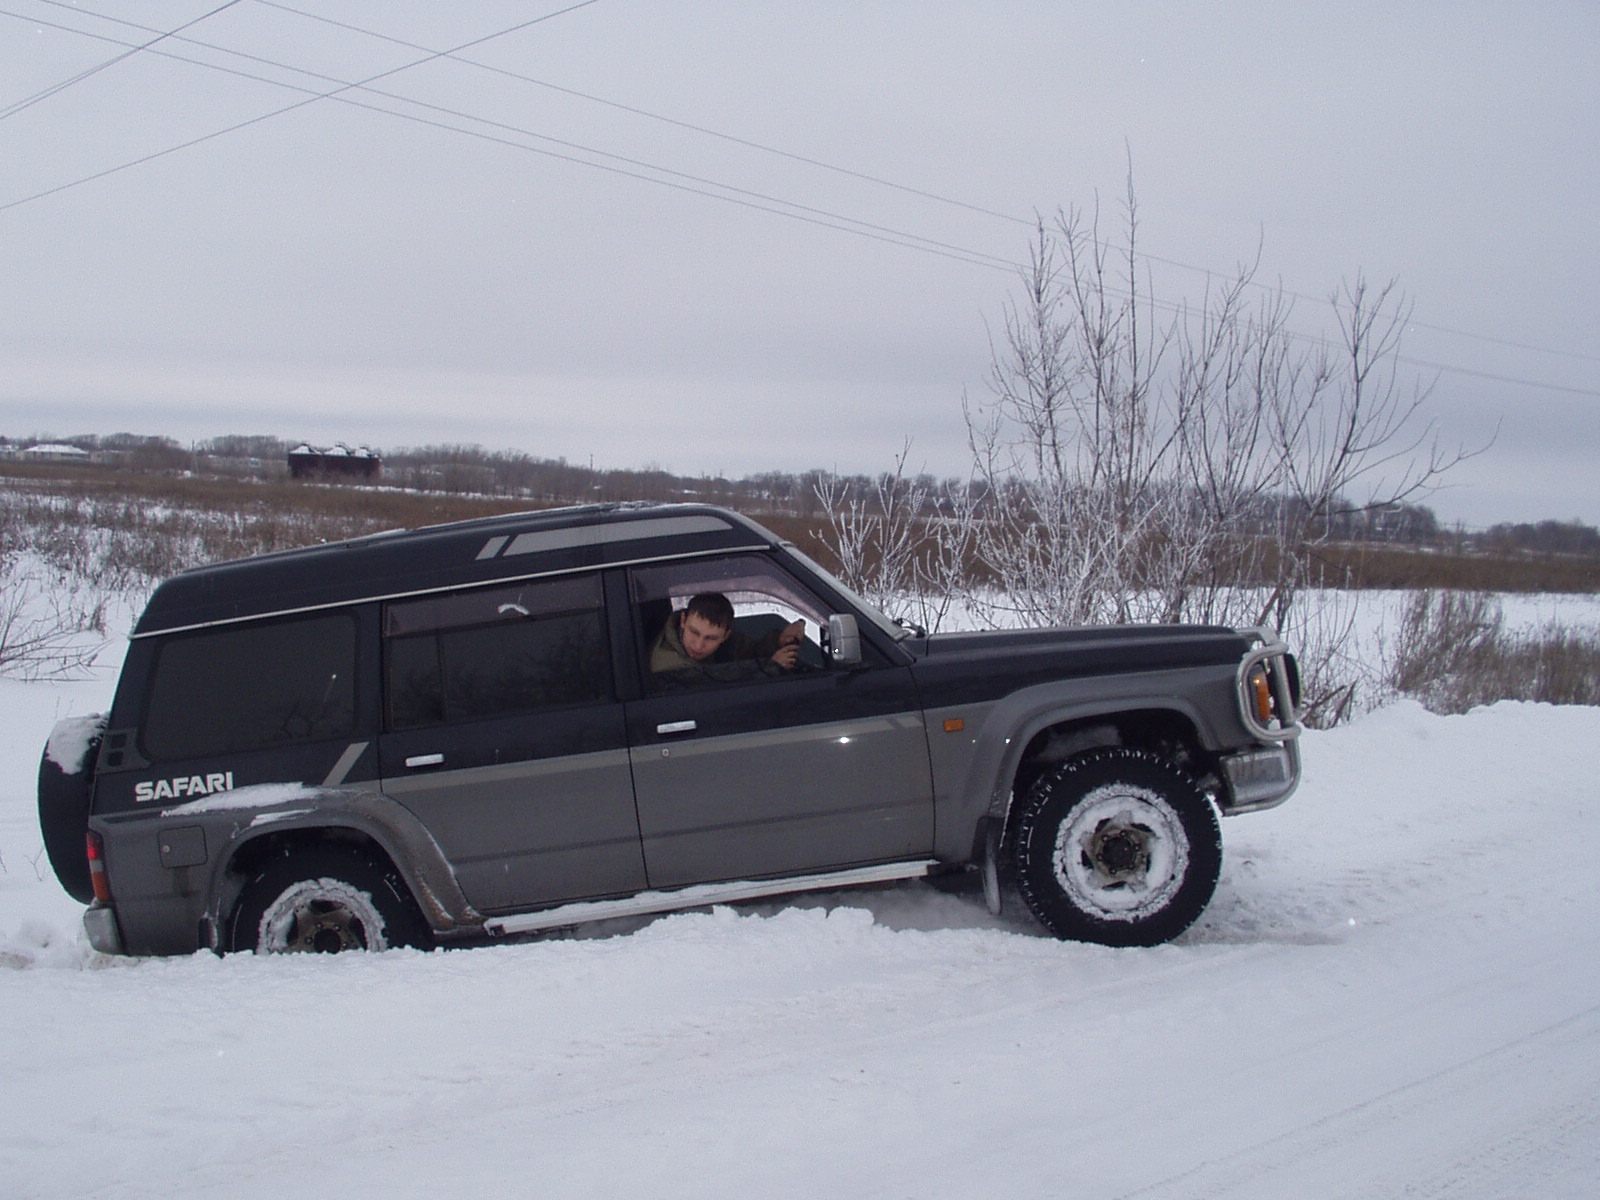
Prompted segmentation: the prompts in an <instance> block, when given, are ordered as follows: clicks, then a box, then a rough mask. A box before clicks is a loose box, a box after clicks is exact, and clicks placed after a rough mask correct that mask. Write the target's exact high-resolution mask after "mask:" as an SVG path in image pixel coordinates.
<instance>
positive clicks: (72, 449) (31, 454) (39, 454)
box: [17, 442, 94, 463]
mask: <svg viewBox="0 0 1600 1200" xmlns="http://www.w3.org/2000/svg"><path fill="white" fill-rule="evenodd" d="M17 457H18V458H20V459H22V460H23V461H24V462H58V463H91V462H93V461H94V457H93V456H92V455H91V454H90V453H89V452H88V451H87V450H80V449H78V447H76V446H68V445H65V444H64V443H61V442H40V443H38V444H37V445H33V446H28V447H26V448H24V449H23V450H21V451H19V452H18V454H17Z"/></svg>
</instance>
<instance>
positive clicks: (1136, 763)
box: [1013, 747, 1222, 946]
mask: <svg viewBox="0 0 1600 1200" xmlns="http://www.w3.org/2000/svg"><path fill="white" fill-rule="evenodd" d="M1013 855H1014V865H1015V867H1016V876H1017V884H1018V887H1019V889H1020V891H1021V892H1022V896H1023V899H1024V900H1026V901H1027V904H1028V907H1029V908H1030V909H1032V910H1033V914H1034V916H1036V917H1037V918H1038V919H1039V921H1040V923H1042V924H1043V925H1044V926H1045V928H1047V929H1049V930H1050V932H1051V933H1054V934H1055V935H1056V936H1057V937H1060V938H1069V939H1072V940H1075V941H1084V942H1100V943H1103V944H1105V945H1108V946H1154V945H1157V944H1159V943H1161V942H1165V941H1169V940H1170V939H1172V938H1175V937H1177V936H1178V934H1180V933H1182V932H1183V931H1184V930H1185V929H1187V928H1188V927H1189V926H1190V925H1192V924H1193V923H1194V920H1195V918H1196V917H1198V916H1199V915H1200V914H1201V912H1202V911H1204V909H1205V906H1206V904H1207V903H1208V902H1209V901H1210V900H1211V894H1212V892H1213V891H1214V890H1215V889H1216V885H1217V875H1218V873H1219V872H1220V870H1221V868H1222V836H1221V832H1220V830H1219V829H1218V828H1217V817H1216V812H1215V811H1214V810H1213V809H1212V807H1211V803H1210V802H1209V801H1208V800H1207V799H1206V798H1205V797H1204V796H1203V795H1201V793H1200V790H1199V789H1198V788H1197V787H1195V785H1194V782H1193V780H1191V779H1190V778H1189V777H1188V776H1187V775H1185V774H1184V773H1183V772H1182V771H1180V770H1179V769H1178V768H1177V767H1175V766H1173V765H1172V764H1171V763H1169V762H1167V761H1166V760H1165V759H1162V758H1159V757H1157V756H1156V755H1154V754H1150V753H1148V752H1147V751H1143V750H1135V749H1131V748H1128V747H1113V748H1109V749H1104V750H1096V751H1094V752H1093V753H1090V754H1085V755H1083V756H1081V757H1079V758H1075V759H1073V760H1071V761H1070V762H1068V763H1066V764H1064V765H1063V766H1062V767H1061V768H1059V769H1058V770H1056V771H1054V772H1053V773H1051V774H1049V775H1047V776H1045V777H1044V778H1043V779H1041V780H1040V781H1039V782H1038V783H1037V784H1035V785H1034V787H1033V790H1032V791H1031V792H1030V793H1029V794H1028V798H1027V800H1026V802H1025V803H1024V805H1023V808H1022V812H1021V815H1020V818H1019V820H1018V823H1017V827H1016V835H1015V838H1014V841H1013Z"/></svg>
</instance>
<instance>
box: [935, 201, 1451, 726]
mask: <svg viewBox="0 0 1600 1200" xmlns="http://www.w3.org/2000/svg"><path fill="white" fill-rule="evenodd" d="M1123 218H1124V220H1123V228H1122V235H1123V242H1122V244H1119V245H1118V246H1117V247H1116V248H1115V249H1113V248H1112V247H1111V246H1110V244H1109V243H1108V242H1107V241H1106V240H1105V239H1103V238H1102V237H1101V231H1100V219H1099V214H1098V211H1096V212H1093V213H1089V214H1084V213H1080V212H1072V211H1069V212H1063V213H1060V214H1058V216H1057V218H1056V220H1055V222H1054V223H1053V224H1051V225H1048V226H1047V225H1046V224H1045V223H1044V222H1042V221H1041V222H1040V224H1039V227H1038V230H1037V233H1036V237H1035V240H1034V244H1033V246H1032V250H1031V254H1030V258H1029V262H1028V265H1027V267H1026V268H1025V269H1024V271H1023V273H1022V281H1021V282H1022V289H1021V296H1020V298H1019V299H1018V300H1017V301H1015V302H1013V303H1012V304H1010V305H1008V306H1007V308H1006V310H1005V317H1004V332H1003V336H1002V337H1001V338H1000V339H999V340H998V343H996V344H992V346H991V350H992V355H991V359H992V369H991V373H990V380H989V395H988V397H987V398H985V399H984V400H983V401H981V402H976V403H975V402H972V401H971V400H970V399H969V400H967V401H965V402H964V404H963V410H964V414H965V417H966V424H967V429H968V435H969V440H970V443H971V449H972V455H973V464H974V466H973V473H974V485H975V486H974V487H973V488H972V489H969V492H968V497H969V498H968V500H967V502H966V503H965V504H964V506H963V507H962V509H961V512H960V516H961V518H962V519H961V520H960V521H958V522H956V523H954V524H953V525H947V526H941V527H939V528H940V529H942V530H944V531H945V532H946V533H947V534H949V533H950V531H951V530H952V529H955V530H959V533H957V534H955V535H954V536H958V537H961V538H966V539H969V540H970V543H971V544H972V546H973V547H974V548H975V554H976V558H977V560H978V562H979V563H980V564H981V567H982V570H981V571H980V572H978V573H977V574H975V575H973V574H969V575H967V576H966V577H965V579H964V582H965V585H966V587H965V597H964V598H965V599H966V601H967V603H969V604H970V605H971V607H972V608H973V610H974V611H975V612H977V613H978V614H979V615H980V617H983V618H985V619H987V620H989V621H991V622H993V623H1000V622H1004V623H1021V624H1030V625H1033V624H1064V623H1085V622H1096V621H1161V622H1175V621H1205V622H1216V623H1222V624H1231V625H1259V624H1269V625H1272V626H1274V627H1276V628H1278V629H1280V630H1285V631H1289V632H1291V633H1292V632H1296V631H1298V632H1301V633H1304V634H1306V635H1308V636H1311V637H1313V638H1314V639H1315V640H1316V641H1317V643H1318V644H1317V645H1314V646H1306V649H1307V650H1308V651H1309V652H1310V655H1311V656H1313V657H1315V658H1317V660H1318V661H1319V662H1333V661H1335V660H1336V659H1337V657H1338V654H1339V651H1340V647H1341V646H1342V645H1343V642H1344V641H1345V640H1347V639H1348V636H1349V631H1350V626H1351V622H1350V619H1349V617H1348V613H1347V612H1345V613H1334V612H1330V611H1319V612H1316V613H1310V612H1308V611H1306V606H1305V603H1304V598H1305V596H1306V594H1307V591H1306V590H1307V588H1308V586H1310V585H1312V584H1315V583H1316V582H1318V581H1317V579H1316V574H1315V570H1316V547H1317V545H1318V543H1319V542H1322V541H1325V540H1327V539H1328V538H1329V537H1330V536H1331V534H1332V530H1333V529H1334V528H1335V527H1336V525H1337V523H1338V519H1339V518H1341V517H1347V516H1349V515H1350V514H1351V513H1353V512H1361V511H1371V510H1376V509H1380V508H1385V507H1388V506H1393V505H1397V504H1401V503H1404V502H1406V501H1409V500H1412V499H1414V498H1416V497H1417V496H1419V495H1420V494H1423V493H1425V492H1426V491H1427V490H1429V489H1430V488H1431V487H1433V486H1434V485H1435V484H1436V483H1437V482H1438V481H1439V478H1440V476H1441V475H1443V474H1444V472H1445V471H1447V470H1448V469H1449V468H1450V467H1451V466H1452V465H1454V463H1456V462H1457V461H1459V460H1460V459H1461V458H1462V457H1464V456H1465V455H1464V453H1463V452H1461V451H1456V452H1447V451H1445V450H1444V449H1443V448H1442V447H1441V445H1440V443H1439V440H1438V436H1437V431H1436V429H1435V428H1434V427H1433V426H1432V425H1431V424H1429V423H1427V422H1426V421H1425V420H1424V419H1423V418H1424V414H1423V406H1424V404H1425V402H1426V399H1427V395H1428V393H1427V390H1426V389H1420V388H1415V389H1411V390H1409V391H1408V390H1406V389H1405V388H1404V387H1402V386H1401V381H1400V378H1399V373H1398V369H1397V358H1398V354H1399V347H1400V335H1401V331H1402V329H1403V327H1404V325H1405V322H1406V319H1407V317H1408V309H1407V306H1406V305H1405V304H1404V302H1403V301H1402V300H1401V299H1400V298H1399V297H1398V295H1397V294H1396V291H1395V288H1394V285H1393V284H1389V285H1386V286H1383V287H1377V288H1374V287H1372V286H1370V285H1368V283H1367V282H1366V281H1365V280H1364V279H1361V278H1359V277H1358V278H1357V279H1356V280H1355V282H1353V283H1350V284H1347V285H1345V286H1344V287H1343V288H1342V289H1341V290H1340V291H1339V292H1338V293H1337V294H1336V295H1335V296H1334V297H1333V304H1334V309H1335V312H1336V313H1337V318H1338V324H1339V337H1338V339H1337V341H1333V342H1327V343H1324V342H1316V341H1308V340H1307V339H1304V338H1301V337H1299V336H1297V335H1296V334H1294V333H1293V332H1291V330H1290V328H1289V324H1288V322H1289V318H1290V316H1291V313H1292V307H1293V306H1292V304H1291V303H1290V302H1289V300H1288V299H1287V298H1286V297H1285V296H1284V295H1283V294H1282V292H1281V291H1271V290H1268V289H1263V288H1260V287H1259V286H1258V285H1257V284H1256V274H1257V271H1258V267H1259V258H1258V259H1257V262H1256V263H1251V264H1247V265H1245V266H1242V267H1241V268H1240V269H1239V270H1238V272H1237V273H1236V274H1235V275H1234V276H1233V277H1232V278H1230V279H1228V280H1226V281H1225V282H1223V283H1222V284H1220V285H1217V286H1213V287H1211V288H1210V289H1208V291H1207V292H1206V294H1205V295H1204V297H1203V298H1202V300H1201V302H1200V303H1199V304H1198V305H1197V306H1192V307H1191V306H1189V305H1177V306H1166V305H1163V304H1162V303H1161V302H1159V301H1158V300H1157V299H1156V298H1155V296H1154V292H1153V288H1152V286H1151V283H1150V280H1149V278H1148V273H1147V272H1146V271H1144V270H1142V269H1141V256H1140V255H1139V252H1138V249H1137V242H1138V225H1139V222H1138V208H1137V204H1136V202H1135V199H1134V196H1133V192H1132V188H1131V186H1130V188H1129V191H1128V194H1127V196H1126V199H1125V207H1124V212H1123ZM1320 595H1321V596H1322V597H1324V599H1323V600H1322V601H1321V603H1324V604H1326V603H1331V601H1327V600H1326V593H1320ZM1325 674H1326V673H1324V672H1320V671H1319V670H1315V669H1314V670H1312V671H1311V672H1309V673H1308V675H1309V677H1310V678H1312V679H1314V680H1317V681H1319V686H1322V685H1323V684H1325V685H1326V687H1327V688H1328V689H1330V695H1329V696H1324V697H1319V698H1313V699H1318V700H1320V701H1321V702H1322V703H1323V705H1324V708H1325V709H1326V710H1328V711H1335V710H1340V711H1342V710H1346V709H1348V707H1349V699H1350V697H1349V696H1348V695H1344V696H1342V697H1339V696H1334V695H1332V694H1331V692H1332V691H1336V690H1337V688H1338V687H1340V686H1343V685H1342V684H1339V683H1337V682H1335V681H1334V680H1332V679H1331V678H1326V679H1325Z"/></svg>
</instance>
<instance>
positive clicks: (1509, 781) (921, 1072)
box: [0, 652, 1600, 1200]
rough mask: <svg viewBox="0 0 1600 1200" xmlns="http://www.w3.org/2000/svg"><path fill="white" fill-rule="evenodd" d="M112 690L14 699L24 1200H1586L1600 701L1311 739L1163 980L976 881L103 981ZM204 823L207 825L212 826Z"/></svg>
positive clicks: (123, 967)
mask: <svg viewBox="0 0 1600 1200" xmlns="http://www.w3.org/2000/svg"><path fill="white" fill-rule="evenodd" d="M115 657H116V655H115V653H114V652H112V653H109V654H108V655H107V660H106V661H105V662H104V663H103V664H102V666H101V668H100V670H99V672H98V674H97V677H96V678H95V679H92V680H89V681H87V682H84V683H75V684H74V683H67V684H63V683H27V684H24V683H17V682H13V681H3V680H0V719H3V720H4V722H5V725H4V728H5V729H6V730H7V733H6V737H5V739H4V741H3V743H0V766H3V768H4V770H3V773H0V861H3V866H4V870H3V873H0V1014H3V1017H0V1113H3V1114H4V1117H3V1120H0V1180H3V1181H4V1182H3V1184H0V1193H4V1194H5V1195H8V1196H12V1195H15V1196H28V1197H58V1196H59V1197H67V1196H71V1197H85V1196H116V1197H155V1196H162V1197H166V1196H184V1197H219V1198H220V1197H228V1198H230V1200H233V1198H250V1197H281V1196H286V1195H314V1194H322V1195H336V1196H341V1197H351V1198H358V1200H359V1198H363V1197H374V1198H376V1197H385V1198H387V1197H413V1196H415V1197H457V1196H474V1195H491V1194H493V1195H499V1194H512V1195H530V1196H549V1197H564V1196H639V1197H652V1198H657V1197H659V1198H669V1197H696V1198H699V1200H704V1198H707V1197H711V1198H719V1197H822V1196H848V1197H852V1198H854V1197H881V1198H900V1197H970V1196H975V1195H992V1194H1002V1195H1013V1196H1039V1197H1046V1196H1049V1197H1054V1196H1070V1197H1074V1198H1078V1197H1085V1198H1097V1197H1105V1198H1108V1200H1109V1198H1120V1197H1132V1196H1137V1197H1140V1198H1141V1200H1177V1198H1180V1197H1182V1198H1190V1197H1199V1196H1205V1197H1226V1198H1230V1200H1231V1198H1246V1197H1249V1198H1257V1197H1260V1198H1266V1197H1271V1198H1274V1200H1281V1198H1282V1197H1285V1196H1312V1197H1317V1198H1318V1200H1322V1198H1326V1197H1362V1198H1366V1197H1399V1196H1408V1197H1451V1198H1453V1200H1488V1198H1490V1197H1503V1196H1527V1195H1536V1196H1539V1197H1540V1198H1541V1200H1553V1198H1563V1197H1580V1196H1581V1197H1589V1196H1592V1195H1593V1194H1594V1192H1595V1188H1596V1182H1595V1181H1596V1180H1597V1179H1600V945H1597V941H1600V933H1597V930H1600V887H1597V878H1596V876H1597V868H1596V863H1600V789H1597V786H1596V783H1595V780H1596V779H1597V778H1600V769H1597V768H1600V762H1597V759H1600V709H1589V708H1552V707H1549V706H1540V705H1526V704H1512V703H1503V704H1498V705H1495V706H1493V707H1491V708H1487V709H1480V710H1477V711H1474V712H1472V713H1469V714H1466V715H1464V716H1458V717H1437V716H1433V715H1431V714H1429V713H1427V712H1426V711H1424V710H1423V709H1421V708H1420V707H1418V706H1417V705H1415V704H1412V703H1400V704H1395V705H1392V706H1390V707H1387V708H1384V709H1381V710H1379V711H1377V712H1375V713H1371V714H1369V715H1367V716H1365V717H1362V718H1361V719H1359V720H1357V721H1356V722H1354V723H1352V724H1351V725H1348V726H1346V727H1343V728H1341V729H1338V730H1334V731H1330V732H1326V733H1315V732H1314V733H1310V734H1307V735H1306V737H1305V738H1304V742H1303V751H1304V759H1305V781H1304V783H1303V784H1302V786H1301V788H1300V790H1299V791H1298V792H1297V793H1296V794H1295V796H1294V797H1293V798H1292V799H1291V800H1290V801H1289V802H1288V803H1287V804H1286V805H1284V806H1283V807H1281V808H1278V809H1275V810H1272V811H1270V812H1266V813H1260V814H1254V815H1250V816H1244V817H1239V818H1237V819H1230V820H1227V821H1224V823H1223V835H1224V840H1225V844H1226V857H1225V860H1224V867H1223V878H1222V882H1221V884H1220V886H1219V889H1218V893H1217V896H1216V899H1215V900H1214V901H1213V903H1212V905H1211V908H1210V909H1209V910H1208V912H1207V914H1206V916H1205V917H1204V918H1203V919H1202V920H1201V922H1200V923H1199V924H1198V925H1197V926H1196V927H1195V928H1194V929H1193V930H1191V931H1190V932H1189V933H1188V934H1186V935H1185V936H1184V937H1183V938H1182V939H1180V941H1179V942H1177V943H1175V944H1173V945H1169V946H1163V947H1159V948H1156V949H1154V950H1109V949H1105V948H1102V947H1095V946H1084V945H1074V944H1064V943H1058V942H1055V941H1053V940H1051V939H1048V938H1046V937H1043V936H1040V935H1039V934H1038V932H1037V931H1036V930H1035V929H1034V928H1033V927H1032V926H1031V925H1030V924H1029V923H1028V922H1027V921H1025V920H1024V919H1023V918H1021V917H1020V916H1019V915H1017V913H1016V910H1015V900H1014V899H1013V898H1009V897H1008V901H1007V902H1008V906H1010V907H1009V908H1008V912H1007V914H1004V915H1002V917H1000V918H991V917H990V916H989V915H988V913H987V912H986V911H985V910H984V907H983V902H982V898H981V893H980V891H979V890H978V887H977V883H976V880H974V881H973V883H972V886H971V888H970V889H969V890H967V891H965V892H961V893H955V894H952V893H948V892H943V891H939V890H936V889H935V888H934V887H933V886H931V885H930V884H928V883H924V882H915V883H907V884H896V885H892V886H884V887H879V888H875V889H870V890H866V891H862V892H856V893H838V892H836V893H818V894H814V895H811V896H807V897H804V898H800V899H797V900H796V901H794V902H792V903H779V902H767V903H761V904H750V905H741V906H739V907H737V908H728V907H720V908H716V909H712V910H710V911H701V912H695V913H687V914H679V915H674V916H668V917H663V918H657V919H653V920H644V919H638V920H634V921H631V922H612V923H610V924H607V925H603V926H599V927H597V928H594V929H591V930H588V931H586V932H585V933H584V934H583V935H582V936H572V937H564V938H547V939H544V940H535V941H527V942H522V943H519V944H511V945H498V946H491V947H486V948H482V949H473V950H458V951H450V952H438V953H432V954H423V953H418V952H414V951H393V952H390V953H386V954H382V955H370V956H369V955H344V956H339V957H334V958H321V957H296V958H282V959H256V958H254V957H251V956H242V955H241V956H232V957H229V958H226V959H218V958H216V957H214V956H212V955H210V954H198V955H195V956H193V957H189V958H183V959H172V960H128V959H108V958H104V957H102V956H99V955H96V954H95V953H93V952H92V951H91V950H89V949H88V948H87V946H86V945H85V944H84V941H83V938H82V934H81V932H80V925H79V917H80V914H81V911H82V910H81V908H80V907H79V906H78V905H77V904H75V903H73V902H72V901H71V900H70V899H69V898H68V897H67V896H65V894H63V893H62V892H61V890H60V888H59V887H58V886H57V884H56V883H55V881H54V878H53V877H52V876H51V875H50V871H49V866H48V863H47V862H45V860H44V856H43V854H42V850H41V845H40V839H39V834H38V829H37V824H36V820H35V815H34V810H33V779H34V771H35V767H36V764H37V761H38V755H39V753H40V749H41V748H42V747H43V745H44V742H45V739H46V737H47V736H48V734H49V731H50V728H51V726H52V725H53V723H54V722H55V720H56V719H57V718H58V717H67V716H74V715H79V714H87V713H91V712H95V711H99V710H101V709H104V708H105V707H106V705H107V702H108V700H109V697H110V691H111V686H112V681H113V679H114V673H115V665H116V664H115V662H114V661H112V660H114V659H115ZM201 802H202V803H204V802H206V801H201Z"/></svg>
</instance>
